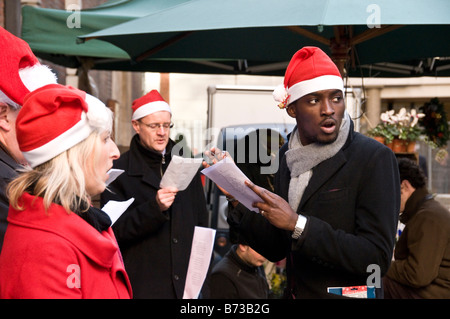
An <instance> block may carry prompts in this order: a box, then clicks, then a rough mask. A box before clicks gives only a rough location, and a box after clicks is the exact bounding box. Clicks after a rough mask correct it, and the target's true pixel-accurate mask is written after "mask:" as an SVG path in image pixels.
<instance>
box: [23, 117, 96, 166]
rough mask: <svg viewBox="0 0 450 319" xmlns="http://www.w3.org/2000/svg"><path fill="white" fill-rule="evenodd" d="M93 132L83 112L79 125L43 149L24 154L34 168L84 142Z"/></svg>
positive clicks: (42, 147)
mask: <svg viewBox="0 0 450 319" xmlns="http://www.w3.org/2000/svg"><path fill="white" fill-rule="evenodd" d="M92 131H93V128H92V127H91V126H90V125H89V124H88V123H87V118H86V113H84V112H82V114H81V120H80V121H79V122H78V123H77V124H75V125H74V126H72V127H71V128H70V129H68V130H67V131H65V132H64V133H62V134H61V135H59V136H57V137H56V138H54V139H53V140H51V141H50V142H48V143H46V144H44V145H42V146H41V147H38V148H35V149H33V150H31V151H28V152H22V153H23V156H24V157H25V159H26V160H27V162H28V163H29V164H30V166H31V167H32V168H34V167H36V166H38V165H40V164H42V163H45V162H47V161H49V160H50V159H52V158H54V157H55V156H57V155H59V154H61V153H62V152H64V151H66V150H68V149H69V148H71V147H72V146H74V145H76V144H78V143H79V142H81V141H83V140H84V139H86V138H87V137H88V136H89V135H90V134H91V133H92Z"/></svg>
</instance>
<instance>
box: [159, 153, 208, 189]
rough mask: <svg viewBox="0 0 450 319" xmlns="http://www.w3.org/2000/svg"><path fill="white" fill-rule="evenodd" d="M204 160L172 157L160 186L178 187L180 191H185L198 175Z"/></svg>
mask: <svg viewBox="0 0 450 319" xmlns="http://www.w3.org/2000/svg"><path fill="white" fill-rule="evenodd" d="M202 161H203V158H184V157H180V156H177V155H174V156H173V157H172V160H171V161H170V164H169V166H168V167H167V169H166V171H165V173H164V175H163V177H162V179H161V183H160V184H159V186H160V187H161V188H165V187H176V188H177V189H178V190H179V191H182V190H185V189H186V187H188V185H189V184H190V183H191V181H192V179H193V178H194V176H195V174H196V173H197V171H198V169H199V168H200V165H201V163H202Z"/></svg>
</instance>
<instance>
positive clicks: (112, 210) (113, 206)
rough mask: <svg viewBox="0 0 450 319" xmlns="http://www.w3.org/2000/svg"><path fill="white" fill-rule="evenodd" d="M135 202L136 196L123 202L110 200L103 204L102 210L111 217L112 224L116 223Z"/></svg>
mask: <svg viewBox="0 0 450 319" xmlns="http://www.w3.org/2000/svg"><path fill="white" fill-rule="evenodd" d="M133 202H134V197H131V198H130V199H129V200H127V201H123V202H118V201H115V200H110V201H108V202H107V203H106V204H105V206H103V208H102V211H104V212H105V213H106V214H108V216H109V218H111V221H112V224H114V223H115V222H116V220H118V219H119V217H120V216H121V215H122V214H123V213H124V212H125V211H126V210H127V208H128V207H130V205H131V203H133Z"/></svg>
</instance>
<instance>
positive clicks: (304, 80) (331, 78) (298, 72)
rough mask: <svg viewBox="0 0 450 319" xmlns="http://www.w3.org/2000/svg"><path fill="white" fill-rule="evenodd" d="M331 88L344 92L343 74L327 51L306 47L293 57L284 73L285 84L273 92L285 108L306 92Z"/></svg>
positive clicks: (280, 105)
mask: <svg viewBox="0 0 450 319" xmlns="http://www.w3.org/2000/svg"><path fill="white" fill-rule="evenodd" d="M329 89H338V90H341V91H342V92H344V82H343V81H342V77H341V74H340V73H339V70H338V68H337V66H336V64H334V62H333V61H332V60H331V59H330V57H329V56H328V55H326V53H325V52H323V51H322V50H321V49H319V48H316V47H304V48H302V49H300V50H299V51H297V52H296V53H295V54H294V56H293V57H292V59H291V61H290V62H289V65H288V67H287V69H286V73H285V75H284V85H280V86H279V87H277V88H276V89H275V91H274V92H273V97H274V99H275V101H277V102H279V104H278V107H279V108H281V109H283V108H285V107H286V106H288V105H289V104H290V103H292V102H294V101H296V100H298V99H299V98H301V97H302V96H305V95H306V94H309V93H312V92H316V91H321V90H329Z"/></svg>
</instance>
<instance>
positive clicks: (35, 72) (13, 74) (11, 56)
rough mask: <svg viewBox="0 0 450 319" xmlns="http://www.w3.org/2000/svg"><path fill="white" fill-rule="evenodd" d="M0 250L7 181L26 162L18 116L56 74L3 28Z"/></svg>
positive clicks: (0, 44) (0, 56)
mask: <svg viewBox="0 0 450 319" xmlns="http://www.w3.org/2000/svg"><path fill="white" fill-rule="evenodd" d="M0 47H1V48H2V49H1V50H0V251H1V249H2V245H3V237H4V236H5V232H6V227H7V225H8V223H7V221H6V217H7V215H8V209H9V199H8V198H7V196H6V187H7V185H8V183H9V182H10V181H11V180H12V179H13V178H14V177H16V176H17V174H18V170H19V169H21V168H22V167H23V166H25V165H27V163H26V160H25V158H24V157H23V155H22V152H21V151H20V149H19V145H18V143H17V138H16V118H17V115H18V113H19V110H20V108H21V107H22V104H23V99H24V97H25V95H26V94H28V93H29V92H30V91H33V90H34V89H36V88H38V87H41V86H44V85H46V84H50V83H56V76H55V75H54V74H53V72H52V71H51V70H50V69H49V68H48V67H47V66H45V65H41V64H40V63H39V61H38V59H37V58H36V57H35V56H34V54H33V52H32V51H31V49H30V47H29V46H28V44H27V43H26V42H25V41H23V40H22V39H20V38H18V37H16V36H14V35H12V34H11V33H9V32H8V31H6V30H5V29H4V28H2V27H0Z"/></svg>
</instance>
